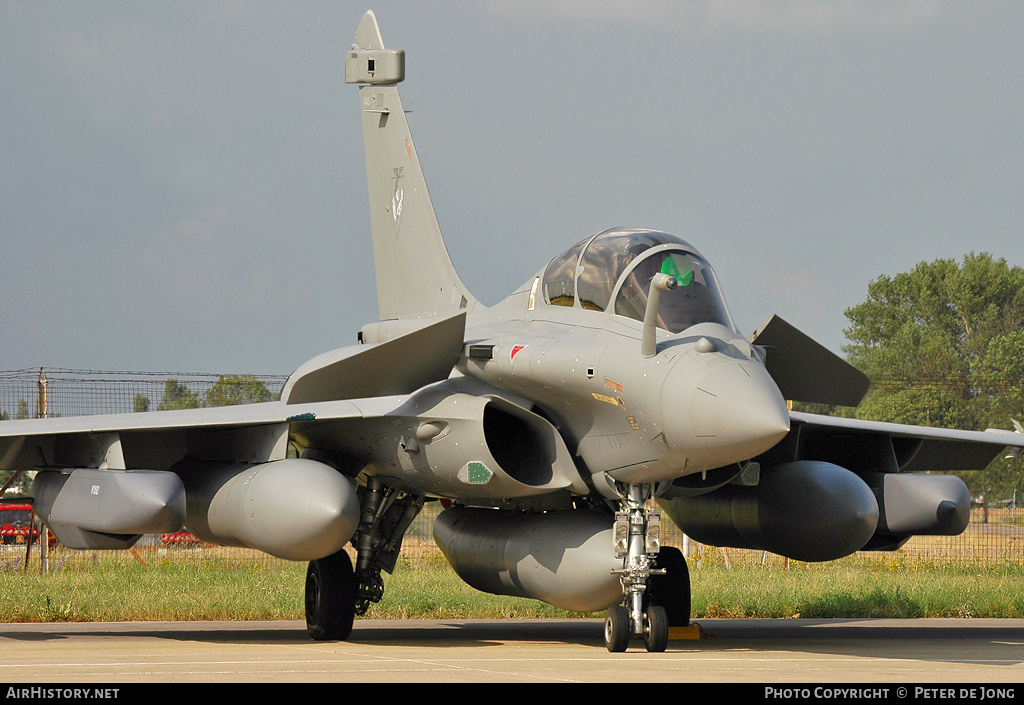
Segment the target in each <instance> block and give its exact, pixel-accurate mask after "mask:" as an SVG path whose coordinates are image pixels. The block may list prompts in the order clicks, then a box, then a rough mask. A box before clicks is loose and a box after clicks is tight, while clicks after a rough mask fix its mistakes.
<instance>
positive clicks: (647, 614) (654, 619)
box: [604, 485, 690, 652]
mask: <svg viewBox="0 0 1024 705" xmlns="http://www.w3.org/2000/svg"><path fill="white" fill-rule="evenodd" d="M653 489H654V488H653V486H651V485H627V486H626V488H625V491H624V492H623V493H622V495H621V496H622V510H621V511H619V512H618V513H616V515H615V551H616V555H618V556H621V557H622V561H623V567H622V569H621V570H618V571H616V572H617V573H618V574H619V578H620V580H621V581H622V592H623V604H619V605H613V606H612V607H610V608H609V609H608V612H607V614H606V615H605V622H604V643H605V647H607V649H608V651H611V652H622V651H625V650H626V648H627V647H628V646H629V641H630V639H634V638H636V639H643V642H644V646H645V647H646V648H647V650H648V651H651V652H661V651H664V650H665V649H666V647H667V646H668V640H669V627H670V625H675V623H676V622H681V624H679V625H678V626H686V625H688V624H689V621H690V584H689V576H688V575H687V570H686V561H685V559H683V556H682V553H680V552H679V551H678V549H674V548H669V547H666V548H665V549H662V548H661V515H660V514H659V513H658V512H657V511H653V510H648V509H646V508H645V504H646V501H647V499H648V498H649V497H651V496H652V493H653ZM663 556H664V558H663ZM648 588H652V589H651V590H649V589H648ZM670 614H671V618H670Z"/></svg>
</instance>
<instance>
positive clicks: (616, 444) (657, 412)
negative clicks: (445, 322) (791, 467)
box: [458, 248, 789, 483]
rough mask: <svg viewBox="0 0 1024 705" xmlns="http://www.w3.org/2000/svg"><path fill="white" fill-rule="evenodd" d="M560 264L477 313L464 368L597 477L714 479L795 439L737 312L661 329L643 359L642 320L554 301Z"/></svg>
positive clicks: (624, 277) (471, 325)
mask: <svg viewBox="0 0 1024 705" xmlns="http://www.w3.org/2000/svg"><path fill="white" fill-rule="evenodd" d="M581 249H582V248H581ZM691 249H692V248H691ZM654 256H658V253H657V252H655V253H654ZM638 259H639V258H638ZM558 261H559V258H556V259H555V260H553V261H552V265H549V267H548V269H546V270H542V271H541V272H539V273H538V274H537V275H536V276H535V277H533V278H531V279H530V280H528V281H527V282H526V283H525V284H524V285H523V286H522V287H520V288H519V289H518V290H517V291H516V292H514V293H513V294H511V295H510V296H509V297H507V298H506V299H505V300H504V301H502V302H501V303H499V304H497V305H495V306H493V307H491V308H489V309H486V310H483V311H479V312H476V313H472V314H470V316H469V319H468V322H467V330H466V342H467V347H466V349H467V353H468V354H467V355H466V356H464V357H463V358H462V360H461V361H460V363H459V366H458V370H459V372H460V373H461V374H464V375H467V376H470V377H474V378H476V379H479V380H481V381H483V382H485V383H487V384H489V385H491V386H493V387H496V388H498V389H501V390H504V391H506V392H509V393H512V394H515V395H517V396H519V397H521V398H524V399H527V400H529V401H530V402H532V403H533V404H534V405H535V407H536V409H537V411H538V412H539V413H541V414H542V415H544V416H546V417H548V418H549V419H550V420H551V421H552V422H553V423H554V424H555V425H556V427H557V428H558V429H559V432H560V433H561V435H562V437H563V438H564V439H565V440H566V443H567V444H568V445H569V447H570V450H571V451H573V452H574V454H575V455H576V456H577V457H578V459H579V460H580V461H581V462H582V463H583V464H584V465H585V466H586V470H587V471H588V472H589V473H590V474H592V475H593V476H594V477H595V478H596V477H598V476H603V475H607V476H608V477H610V478H611V479H614V480H616V481H620V482H636V483H647V482H662V481H668V480H672V479H675V478H678V477H682V476H684V475H692V474H695V473H706V472H707V471H709V470H714V469H716V468H721V467H725V466H730V465H733V464H736V463H740V462H742V461H744V460H747V459H750V458H752V457H754V456H756V455H758V454H759V453H762V452H764V451H766V450H768V449H769V448H771V447H772V446H774V445H775V444H776V443H777V442H778V441H779V440H781V438H782V437H783V436H785V434H786V433H787V432H788V431H789V415H788V410H787V408H786V404H785V401H784V400H783V398H782V395H781V393H780V392H779V390H778V388H777V386H776V385H775V383H774V382H773V380H772V379H771V377H770V376H769V375H768V373H767V371H766V369H765V366H764V363H763V361H762V359H761V357H760V354H761V353H760V351H758V350H756V349H755V348H753V347H752V346H751V345H750V344H749V343H748V342H747V341H746V340H745V339H743V337H742V336H741V335H740V334H739V333H738V332H737V331H736V330H735V327H734V326H732V325H731V321H730V319H729V318H728V315H727V312H726V314H725V315H724V316H721V315H720V316H718V320H708V321H703V322H697V323H693V324H692V325H685V326H679V327H680V328H682V329H681V330H679V331H677V332H671V331H669V330H666V329H664V328H660V327H659V329H658V330H657V334H656V338H657V350H656V354H654V355H651V356H649V357H645V356H644V355H643V354H642V352H641V341H642V338H643V334H644V324H643V322H642V321H641V320H637V319H636V318H635V317H631V316H629V315H623V314H621V313H619V312H618V310H617V309H615V308H614V307H612V306H607V307H605V309H606V310H595V309H594V307H593V306H591V307H589V308H587V307H584V306H580V305H574V306H566V305H564V304H563V305H557V304H552V303H551V297H550V292H545V291H544V289H543V283H544V282H545V279H550V278H551V275H550V274H549V270H550V269H551V267H552V266H556V265H557V263H558ZM635 267H636V265H635V264H634V268H635ZM632 272H633V269H630V270H627V271H626V272H624V273H622V274H621V275H620V281H619V282H618V283H616V282H615V281H612V282H611V284H614V285H615V286H614V288H613V289H612V291H616V292H620V291H622V290H623V288H624V286H626V281H627V280H628V278H629V277H630V276H632ZM676 274H678V273H676ZM683 276H685V275H683ZM636 288H637V287H634V289H636ZM641 293H642V292H641ZM573 298H575V299H576V301H577V302H578V301H579V300H580V298H581V297H579V296H575V297H573ZM621 298H622V297H621V296H620V297H619V299H620V300H621ZM633 298H634V299H635V298H636V295H635V292H634V296H633ZM633 305H634V310H635V303H634V304H633ZM722 308H723V310H724V304H723V307H722ZM608 309H611V310H608Z"/></svg>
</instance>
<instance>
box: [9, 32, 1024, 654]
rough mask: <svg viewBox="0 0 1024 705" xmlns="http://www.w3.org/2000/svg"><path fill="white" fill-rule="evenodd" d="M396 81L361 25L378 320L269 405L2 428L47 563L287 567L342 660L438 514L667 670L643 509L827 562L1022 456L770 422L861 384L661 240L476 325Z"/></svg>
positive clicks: (520, 298) (965, 442)
mask: <svg viewBox="0 0 1024 705" xmlns="http://www.w3.org/2000/svg"><path fill="white" fill-rule="evenodd" d="M404 73H405V56H404V53H403V52H401V51H395V50H389V49H385V47H384V43H383V41H382V40H381V36H380V32H379V29H378V27H377V22H376V20H375V18H374V16H373V14H372V13H367V14H366V15H365V16H364V17H363V19H362V22H361V23H360V25H359V27H358V30H357V32H356V37H355V44H353V46H352V49H351V51H349V52H348V55H347V61H346V65H345V78H346V82H348V83H355V84H359V99H360V104H361V109H362V118H363V132H364V139H365V147H366V167H367V178H368V181H369V196H370V209H371V223H372V233H373V245H374V260H375V267H376V278H377V296H378V302H379V309H380V310H379V313H380V320H379V321H377V322H374V323H371V324H369V325H366V326H365V327H364V328H363V329H362V330H361V332H360V336H359V344H357V345H354V346H352V347H346V348H342V349H339V350H334V351H332V352H328V353H326V354H323V355H320V356H319V357H316V358H314V359H312V360H310V361H309V362H307V363H305V364H304V365H302V366H301V367H299V369H297V370H296V371H295V372H294V373H293V374H292V375H291V376H290V378H289V379H288V381H287V382H286V384H285V386H284V389H283V391H282V394H281V399H280V400H279V401H276V402H270V403H264V404H253V405H248V406H238V407H225V408H211V409H195V410H183V411H164V412H152V413H145V414H120V415H107V416H92V417H75V418H56V419H41V420H25V421H7V422H3V423H0V468H3V469H26V470H28V469H35V470H38V471H39V472H38V473H37V475H36V478H35V481H34V484H33V495H34V502H35V508H36V511H37V512H38V513H39V514H40V516H41V517H42V518H43V521H44V522H45V523H46V524H47V525H48V526H49V528H50V529H51V530H52V531H53V532H54V533H55V534H56V535H57V536H58V537H59V539H60V540H61V542H63V543H64V544H66V545H67V546H69V547H72V548H81V549H91V550H95V549H124V548H128V547H130V546H132V545H133V544H134V543H135V542H136V541H137V540H138V539H139V538H140V536H141V535H143V534H146V533H157V532H168V531H175V530H178V529H180V528H181V527H182V526H184V527H186V528H187V529H189V530H190V531H192V532H193V533H194V534H196V535H197V536H199V537H201V538H203V539H205V540H207V541H209V542H212V543H215V544H222V545H232V546H248V547H252V548H256V549H259V550H262V551H265V552H267V553H269V554H272V555H274V556H279V557H282V558H286V559H291V560H297V561H308V562H309V568H308V571H307V580H306V589H305V591H306V592H305V601H306V620H307V624H308V627H309V633H310V634H311V636H312V637H313V638H314V639H345V638H347V637H348V636H349V635H350V631H351V629H352V624H353V618H354V616H355V615H356V614H361V613H363V612H365V611H366V609H367V608H368V606H369V605H370V604H371V603H373V602H377V601H379V600H380V599H381V596H382V592H383V583H382V581H381V571H386V572H391V571H392V570H393V569H394V567H395V561H396V558H397V556H398V553H399V550H400V548H401V543H402V538H403V535H404V532H405V531H406V529H407V527H408V526H409V524H410V522H411V521H412V519H413V518H414V517H415V516H416V515H417V513H418V512H419V511H420V509H421V508H422V506H423V504H424V502H426V501H436V500H440V501H441V502H442V504H443V505H444V506H445V507H446V509H444V511H443V512H441V513H440V516H439V518H438V519H437V521H436V524H435V527H434V536H435V539H436V541H437V543H438V545H439V546H440V548H441V550H442V551H443V552H444V554H445V556H446V557H447V558H448V560H449V561H450V562H451V564H452V566H453V567H454V569H455V570H456V571H457V573H458V574H459V575H460V576H461V577H462V578H463V579H464V580H465V581H466V582H467V583H469V584H470V585H472V586H474V587H475V588H478V589H480V590H483V591H486V592H490V593H495V594H504V595H518V596H524V597H529V598H535V599H538V600H543V601H545V602H548V603H551V604H553V605H556V606H559V607H562V608H565V609H568V610H576V611H594V610H607V618H606V622H605V640H606V644H607V647H608V649H609V650H611V651H623V650H625V649H626V648H627V646H628V644H629V642H630V640H631V639H642V640H643V642H644V644H645V645H646V648H647V649H648V650H650V651H662V650H664V649H665V648H666V644H667V641H668V638H669V627H670V626H672V625H677V624H678V625H686V624H688V623H689V619H690V581H689V576H688V573H687V566H686V562H685V559H684V558H683V556H682V553H681V552H680V551H679V549H677V548H674V547H670V546H663V545H662V544H661V538H660V528H661V518H660V517H661V511H663V512H664V513H665V514H667V515H668V517H670V518H671V520H672V521H673V522H675V523H676V524H677V525H678V526H679V527H680V528H681V529H682V530H683V531H684V532H685V533H686V534H687V535H688V536H690V537H692V538H693V539H695V540H696V541H700V542H703V543H707V544H711V545H716V546H732V547H738V548H756V549H761V550H765V551H771V552H773V553H777V554H781V555H785V556H790V557H792V558H795V559H799V560H804V561H824V560H831V559H835V558H839V557H841V556H845V555H848V554H851V553H853V552H855V551H859V550H885V549H892V548H895V547H897V546H899V545H901V544H902V543H904V542H905V541H906V540H908V539H909V538H910V537H911V536H913V535H915V534H958V533H960V532H962V531H963V530H964V528H965V527H966V525H967V522H968V514H969V496H968V493H967V488H966V487H965V485H964V484H963V482H961V481H960V480H959V479H957V478H956V477H955V476H952V475H940V474H923V473H921V472H918V471H923V470H930V471H945V470H967V469H981V468H983V467H985V465H987V464H988V462H989V461H990V460H991V459H992V458H993V457H995V456H996V455H997V454H998V453H1000V452H1001V451H1002V450H1003V449H1004V448H1006V447H1007V446H1010V447H1013V448H1021V447H1024V436H1022V435H1020V434H1015V433H1012V432H1009V431H999V430H989V431H985V432H968V431H957V430H943V429H936V428H920V427H912V426H904V425H896V424H887V423H870V422H864V421H856V420H850V419H840V418H830V417H826V416H816V415H813V414H806V413H796V412H793V411H790V410H789V409H788V407H787V400H802V401H814V402H826V403H830V404H845V405H851V406H855V405H856V404H858V403H859V401H860V400H861V398H862V397H863V395H864V393H865V392H866V390H867V387H868V381H867V379H866V378H865V377H864V376H863V375H862V374H861V373H860V372H858V371H857V370H856V369H854V368H853V367H851V366H850V365H849V364H847V363H846V362H845V361H844V360H842V359H840V358H839V357H837V356H835V355H833V354H832V353H831V352H829V351H828V350H826V349H825V348H823V347H822V346H820V345H818V344H817V343H815V342H814V341H812V340H811V339H809V338H808V337H807V336H805V335H803V334H802V333H800V332H799V331H797V330H796V329H795V328H793V327H792V326H790V325H789V324H788V323H786V322H785V321H783V320H782V319H780V318H778V317H772V318H770V319H769V320H768V321H767V322H766V323H765V324H764V325H763V326H762V327H761V328H760V329H759V330H757V331H756V332H755V333H754V334H753V335H751V336H750V337H749V338H747V337H744V336H743V335H742V334H741V333H740V332H739V331H738V330H737V327H736V325H735V324H734V323H733V320H732V318H731V317H730V314H729V310H728V308H727V307H726V305H725V301H724V299H723V296H722V292H721V290H720V288H719V285H718V282H717V280H716V278H715V274H714V272H713V271H712V269H711V266H710V265H709V263H708V262H707V260H706V259H705V258H704V257H703V256H702V255H701V254H700V252H698V251H697V249H696V248H694V247H693V246H692V245H690V244H688V243H687V242H685V241H683V240H681V239H679V238H678V237H675V236H673V235H670V234H667V233H664V232H658V231H655V230H647V229H636V228H613V229H610V230H606V231H604V232H600V233H597V234H596V235H592V236H590V237H586V238H584V239H582V240H580V241H579V242H577V243H576V244H574V245H572V246H571V247H569V249H567V250H566V251H565V252H563V253H561V254H559V255H558V256H556V257H555V258H554V259H552V260H551V261H550V262H549V263H548V264H547V265H546V266H544V267H543V268H542V269H541V270H540V271H539V272H537V273H536V274H535V275H534V276H531V277H529V278H528V279H527V280H526V281H525V283H524V284H523V285H522V286H521V287H520V288H518V289H517V290H516V291H514V292H512V294H510V295H509V296H508V297H507V298H506V299H504V300H503V301H501V302H500V303H498V304H496V305H494V306H491V307H486V306H484V305H482V304H481V303H480V302H479V301H478V300H477V299H476V298H474V297H473V296H472V295H471V294H470V292H469V291H468V290H467V289H466V287H465V285H464V284H463V282H462V281H461V280H460V278H459V276H458V274H457V273H456V272H455V270H454V268H453V266H452V262H451V260H450V259H449V256H448V253H447V250H446V248H445V244H444V241H443V240H442V236H441V231H440V228H439V227H438V223H437V220H436V217H435V215H434V209H433V206H432V204H431V201H430V197H429V195H428V193H427V188H426V182H425V181H424V178H423V172H422V170H421V166H420V162H419V159H418V156H417V153H416V148H415V146H414V145H413V141H412V136H411V134H410V132H409V127H408V124H407V121H406V114H405V111H404V110H403V107H402V102H401V100H400V99H399V95H398V89H397V84H398V83H399V82H401V81H402V79H403V78H404ZM659 507H660V511H659ZM349 543H351V545H352V548H353V549H354V552H355V555H356V560H355V566H354V567H353V564H352V561H351V559H350V558H349V554H348V553H347V552H346V546H347V545H348V544H349Z"/></svg>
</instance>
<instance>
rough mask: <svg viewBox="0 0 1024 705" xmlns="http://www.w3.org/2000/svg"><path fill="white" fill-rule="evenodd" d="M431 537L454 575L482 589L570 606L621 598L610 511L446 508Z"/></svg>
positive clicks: (591, 606)
mask: <svg viewBox="0 0 1024 705" xmlns="http://www.w3.org/2000/svg"><path fill="white" fill-rule="evenodd" d="M434 540H435V541H436V542H437V545H438V546H439V547H440V549H441V551H442V552H443V553H444V555H445V557H446V558H447V559H448V562H449V563H450V564H451V566H452V568H454V569H455V572H456V573H458V575H459V577H460V578H462V579H463V580H464V581H466V583H468V584H469V585H471V586H472V587H474V588H476V589H477V590H481V591H483V592H487V593H491V594H493V595H511V596H514V597H528V598H532V599H535V600H542V601H543V602H547V603H548V604H552V605H555V606H556V607H561V608H562V609H567V610H573V611H576V612H590V611H594V610H603V609H606V608H607V607H609V606H611V605H614V604H616V603H618V602H619V601H621V600H622V585H621V583H620V581H619V578H618V576H617V575H613V574H612V570H613V569H621V568H622V559H621V558H619V559H616V557H615V552H614V547H613V544H612V517H611V515H608V514H600V513H597V512H587V511H554V512H546V513H524V512H510V511H504V510H498V509H479V508H470V507H452V508H450V509H446V510H445V511H443V512H442V513H441V515H440V516H438V518H437V520H436V522H435V523H434Z"/></svg>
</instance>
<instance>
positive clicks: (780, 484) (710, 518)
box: [659, 460, 879, 561]
mask: <svg viewBox="0 0 1024 705" xmlns="http://www.w3.org/2000/svg"><path fill="white" fill-rule="evenodd" d="M659 503H660V504H661V507H662V509H664V511H665V513H666V514H668V515H669V517H670V518H671V519H672V521H673V522H675V524H676V525H677V526H678V527H679V528H680V529H682V530H683V532H685V533H686V534H687V535H688V536H689V537H690V538H692V539H694V540H696V541H699V542H701V543H706V544H708V545H711V546H730V547H732V548H753V549H758V550H763V551H770V552H771V553H777V554H779V555H781V556H788V557H790V558H795V559H796V560H801V561H830V560H834V559H836V558H841V557H843V556H847V555H850V554H851V553H854V552H855V551H858V550H860V549H861V548H863V547H864V546H865V544H867V543H868V541H869V540H870V539H871V537H872V536H873V534H874V533H875V530H876V528H877V527H878V518H879V508H878V501H877V500H876V499H875V495H874V493H873V492H872V491H871V488H870V487H868V485H867V484H866V483H865V482H864V481H863V480H862V479H861V478H860V477H858V476H857V475H856V474H855V473H853V472H851V471H849V470H847V469H846V468H842V467H840V466H838V465H833V464H832V463H826V462H822V461H816V460H800V461H796V462H793V463H787V464H784V465H777V466H774V467H770V468H767V469H762V472H761V481H760V483H759V484H758V485H757V486H755V487H742V486H737V485H726V486H725V487H722V488H721V489H718V490H715V491H714V492H711V493H709V494H705V495H700V496H698V497H678V498H673V499H661V500H659Z"/></svg>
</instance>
